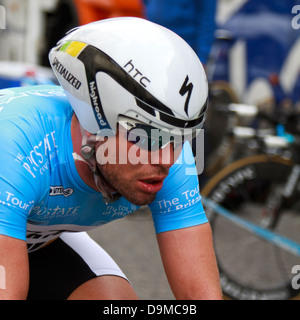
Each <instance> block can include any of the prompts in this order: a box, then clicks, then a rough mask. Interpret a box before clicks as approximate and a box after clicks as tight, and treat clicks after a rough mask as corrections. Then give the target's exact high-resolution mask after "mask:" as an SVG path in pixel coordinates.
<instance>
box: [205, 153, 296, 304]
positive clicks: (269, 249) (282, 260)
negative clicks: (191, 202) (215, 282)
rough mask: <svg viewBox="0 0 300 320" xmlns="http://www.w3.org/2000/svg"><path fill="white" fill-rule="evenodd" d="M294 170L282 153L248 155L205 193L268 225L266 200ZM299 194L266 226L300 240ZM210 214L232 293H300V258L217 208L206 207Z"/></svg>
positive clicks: (226, 288)
mask: <svg viewBox="0 0 300 320" xmlns="http://www.w3.org/2000/svg"><path fill="white" fill-rule="evenodd" d="M290 170H291V164H290V163H289V162H288V161H286V160H284V159H282V158H279V157H269V156H267V155H256V156H252V157H248V158H245V159H242V160H239V161H236V162H234V163H232V164H230V165H229V166H227V167H225V168H224V169H223V170H221V171H220V172H219V173H218V174H217V175H216V176H214V177H213V178H212V179H211V180H210V181H209V182H208V183H207V184H206V185H205V187H204V189H203V191H202V195H203V196H204V197H206V198H207V199H209V200H212V201H213V202H215V203H217V204H219V205H220V206H222V207H223V208H226V210H228V211H230V212H231V213H233V214H234V217H239V218H242V219H244V220H245V221H248V222H250V223H251V224H255V225H258V226H263V221H265V218H266V217H265V216H264V213H265V210H264V209H265V208H266V203H267V202H268V201H269V199H270V197H273V195H275V193H274V192H278V190H282V189H281V188H282V186H283V185H284V183H285V181H286V179H287V177H288V175H289V172H290ZM273 198H274V199H278V198H276V197H273ZM297 198H298V199H296V198H295V199H293V200H292V202H291V203H281V204H280V210H279V218H278V219H277V220H276V223H275V222H274V225H273V226H272V227H270V226H268V227H267V226H264V228H266V229H267V228H268V230H271V231H272V232H276V234H278V235H280V236H284V237H286V238H289V239H291V240H293V241H294V242H297V243H299V244H300V232H299V230H300V215H299V210H297V209H299V202H300V197H299V194H298V196H297ZM297 207H298V208H297ZM274 212H275V211H274ZM206 213H207V216H208V219H209V220H210V223H211V226H212V230H213V235H214V245H215V251H216V257H217V261H218V265H219V270H220V277H221V283H222V288H223V292H224V295H225V296H226V297H228V298H231V299H236V300H247V299H253V300H262V299H266V300H276V299H279V300H285V299H291V298H296V297H297V295H299V293H300V291H299V289H297V288H296V290H295V289H293V287H292V278H293V277H294V276H295V275H294V274H292V268H293V266H295V265H299V264H300V263H299V261H300V257H299V256H297V255H294V254H292V253H290V252H288V251H286V250H284V249H283V248H281V247H278V246H277V245H276V244H274V243H270V242H268V241H266V240H264V239H262V238H260V237H259V236H257V235H256V234H254V233H253V232H250V231H248V230H246V229H244V228H242V227H240V226H239V225H237V224H235V223H233V222H232V221H230V220H228V219H226V218H224V217H223V216H221V215H220V214H218V213H216V210H214V209H213V208H211V207H206ZM274 221H275V220H274Z"/></svg>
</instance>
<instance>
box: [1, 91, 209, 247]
mask: <svg viewBox="0 0 300 320" xmlns="http://www.w3.org/2000/svg"><path fill="white" fill-rule="evenodd" d="M72 115H73V110H72V108H71V106H70V104H69V103H68V101H67V98H66V96H65V93H64V91H63V90H62V88H60V87H58V86H35V87H23V88H14V89H10V90H3V91H0V141H1V153H0V163H1V166H0V234H3V235H7V236H11V237H15V238H18V239H22V240H26V241H27V243H28V246H29V250H31V251H33V250H35V249H36V248H38V247H40V246H41V245H42V244H44V243H46V242H48V241H50V240H52V239H54V238H56V237H58V236H59V235H60V234H61V233H62V232H64V231H83V230H89V229H91V228H93V227H96V226H99V225H102V224H105V223H107V222H110V221H112V220H115V219H118V218H121V217H124V216H126V215H128V214H130V213H132V212H134V211H136V210H137V209H138V206H136V205H133V204H131V203H129V202H128V201H127V200H126V199H125V198H123V197H121V198H120V199H119V200H117V201H115V202H113V203H105V202H104V201H103V198H102V195H101V194H100V193H99V192H96V191H95V190H93V189H92V188H90V187H89V186H88V185H86V184H85V183H84V182H83V181H82V180H81V178H80V176H79V174H78V173H77V170H76V167H75V162H74V159H73V155H72V153H73V145H72V140H71V119H72ZM183 152H184V157H183V156H182V157H180V158H179V159H180V161H179V160H178V161H177V162H176V163H175V164H174V165H173V166H172V167H171V169H170V172H169V175H168V177H167V178H166V179H165V181H164V185H163V188H162V189H161V190H160V191H159V192H158V194H157V196H156V199H155V201H154V202H153V203H152V204H151V205H149V207H150V209H151V212H152V216H153V220H154V225H155V229H156V232H163V231H168V230H173V229H178V228H184V227H189V226H194V225H197V224H202V223H205V222H207V219H206V216H205V213H204V210H203V207H202V204H201V201H200V194H199V187H198V178H197V175H196V174H194V175H187V174H186V169H187V167H189V169H191V168H192V170H195V173H196V168H195V165H194V163H193V164H191V163H192V161H191V160H193V155H192V151H191V148H190V146H189V143H186V144H185V146H184V151H183Z"/></svg>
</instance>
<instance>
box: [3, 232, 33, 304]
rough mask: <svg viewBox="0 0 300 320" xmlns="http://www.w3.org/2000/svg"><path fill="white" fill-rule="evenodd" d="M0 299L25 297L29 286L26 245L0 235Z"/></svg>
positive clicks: (21, 241)
mask: <svg viewBox="0 0 300 320" xmlns="http://www.w3.org/2000/svg"><path fill="white" fill-rule="evenodd" d="M0 266H1V272H0V300H11V299H17V300H21V299H26V297H27V292H28V286H29V266H28V253H27V245H26V242H25V241H23V240H19V239H15V238H12V237H8V236H4V235H0Z"/></svg>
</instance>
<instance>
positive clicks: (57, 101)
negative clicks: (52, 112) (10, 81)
mask: <svg viewBox="0 0 300 320" xmlns="http://www.w3.org/2000/svg"><path fill="white" fill-rule="evenodd" d="M32 105H35V106H38V107H39V108H41V109H42V108H45V107H48V106H50V105H51V106H55V105H66V106H68V105H69V103H68V100H67V97H66V94H65V92H64V91H63V89H62V88H61V87H60V86H55V85H41V86H28V87H17V88H9V89H4V90H0V110H1V111H5V112H10V111H12V110H13V111H12V112H15V108H18V107H19V108H22V109H23V110H24V107H25V108H26V107H30V106H32ZM21 106H22V107H21Z"/></svg>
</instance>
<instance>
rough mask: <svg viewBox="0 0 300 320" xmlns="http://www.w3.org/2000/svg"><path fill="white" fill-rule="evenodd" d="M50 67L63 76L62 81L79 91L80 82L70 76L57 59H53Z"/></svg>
mask: <svg viewBox="0 0 300 320" xmlns="http://www.w3.org/2000/svg"><path fill="white" fill-rule="evenodd" d="M52 66H53V67H54V68H55V70H57V71H58V73H59V74H60V75H62V76H63V78H64V79H66V80H67V81H68V82H69V83H70V85H72V86H73V87H74V88H75V89H77V90H78V89H79V88H80V86H81V82H80V81H79V80H78V79H77V78H76V77H75V76H73V75H72V73H70V72H69V71H68V70H67V69H66V68H65V67H64V66H63V65H62V63H60V62H59V61H58V59H57V58H56V57H55V58H54V60H53V62H52Z"/></svg>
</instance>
